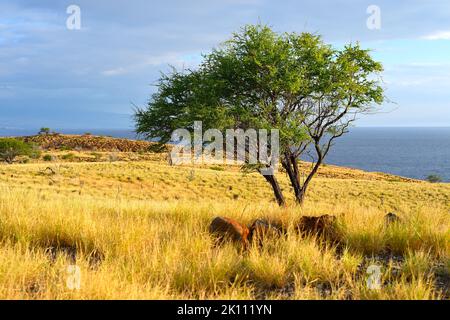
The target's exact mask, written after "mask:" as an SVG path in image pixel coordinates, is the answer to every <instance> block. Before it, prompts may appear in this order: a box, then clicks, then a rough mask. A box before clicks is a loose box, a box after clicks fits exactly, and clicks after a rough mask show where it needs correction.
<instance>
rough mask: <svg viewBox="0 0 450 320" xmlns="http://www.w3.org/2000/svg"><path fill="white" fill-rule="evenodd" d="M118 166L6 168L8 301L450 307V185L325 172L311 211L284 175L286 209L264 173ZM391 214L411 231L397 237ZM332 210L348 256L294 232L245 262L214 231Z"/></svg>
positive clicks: (2, 265)
mask: <svg viewBox="0 0 450 320" xmlns="http://www.w3.org/2000/svg"><path fill="white" fill-rule="evenodd" d="M55 155H56V156H57V157H58V158H61V157H62V154H61V153H55ZM96 157H97V156H96ZM69 158H70V159H69ZM119 159H126V160H129V161H105V162H84V161H83V162H70V161H69V160H72V156H71V157H67V158H66V160H67V161H62V160H61V161H60V160H55V161H53V162H45V163H44V162H40V163H30V164H15V165H0V298H1V299H255V298H258V299H261V298H262V299H448V294H449V292H448V290H449V288H448V286H449V283H450V281H449V279H450V233H449V230H450V184H431V183H426V182H417V181H412V180H411V181H410V180H408V179H401V178H399V177H393V176H389V175H385V174H376V173H364V172H362V171H359V170H351V169H344V168H337V167H332V166H326V167H324V168H323V169H322V171H321V173H320V175H319V176H318V177H317V178H316V179H315V180H313V183H312V186H311V189H310V190H309V194H308V197H307V200H306V203H305V205H304V206H303V207H297V206H294V205H293V201H292V197H291V195H290V192H289V187H288V184H287V180H286V179H285V177H282V178H281V184H282V186H283V189H285V195H287V196H289V197H288V199H289V203H290V204H289V206H288V207H287V208H279V207H278V206H277V205H276V204H275V202H274V201H273V200H272V198H273V197H272V192H271V189H270V188H269V186H268V185H267V184H266V182H265V181H264V179H263V178H262V177H261V176H259V175H256V174H248V175H244V174H242V173H241V172H239V171H238V170H237V169H236V168H230V167H229V168H225V167H216V166H211V167H202V168H191V167H177V166H169V165H168V164H167V163H166V161H165V160H164V159H160V160H157V159H156V158H155V159H150V160H148V159H147V160H146V161H142V160H140V159H139V157H137V158H136V159H134V161H133V159H129V157H122V158H120V157H119ZM280 177H281V174H280ZM388 212H395V213H396V214H397V215H398V216H400V217H401V219H402V222H401V223H400V224H397V225H393V226H390V227H386V226H385V224H384V220H383V217H384V215H385V214H386V213H388ZM321 214H332V215H335V216H336V217H337V218H338V222H339V226H340V228H341V230H342V232H343V244H344V247H345V249H344V251H343V253H342V254H341V255H337V254H336V250H335V248H333V247H327V248H323V247H321V246H319V245H318V244H317V242H316V241H315V240H314V239H301V238H300V237H299V236H298V235H297V234H296V233H294V232H288V236H287V237H286V238H280V239H278V240H272V241H268V242H267V243H265V245H264V247H263V249H258V248H257V247H252V248H251V249H250V250H249V251H248V252H246V253H241V252H240V251H239V250H238V249H237V248H236V247H235V246H234V245H233V244H227V245H225V246H223V247H219V248H217V247H213V246H212V240H211V238H210V236H209V234H208V226H209V223H210V221H211V220H212V218H214V217H215V216H218V215H223V216H228V217H231V218H235V219H237V220H239V221H242V222H244V223H251V221H252V220H253V219H255V218H259V217H266V218H272V219H280V220H282V221H283V222H284V223H285V224H286V225H287V226H288V227H289V228H290V229H289V230H290V231H292V226H293V225H294V223H295V222H296V221H298V219H299V218H300V217H301V216H302V215H321ZM75 264H76V265H77V266H78V267H79V270H80V278H79V279H80V286H79V288H75V289H73V288H71V286H70V285H68V281H69V280H70V279H71V274H70V272H69V271H68V270H70V269H68V267H69V266H70V265H75ZM371 264H375V265H379V266H380V267H381V275H380V276H381V282H382V287H381V289H379V290H371V289H369V288H368V286H367V278H368V276H369V275H368V274H367V273H366V269H367V267H368V266H369V265H371Z"/></svg>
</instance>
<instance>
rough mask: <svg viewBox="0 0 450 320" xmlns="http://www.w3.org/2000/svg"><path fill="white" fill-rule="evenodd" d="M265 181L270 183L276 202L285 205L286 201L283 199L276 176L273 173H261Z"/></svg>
mask: <svg viewBox="0 0 450 320" xmlns="http://www.w3.org/2000/svg"><path fill="white" fill-rule="evenodd" d="M263 176H264V178H265V179H266V180H267V182H269V183H270V185H271V186H272V189H273V193H274V195H275V198H276V200H277V202H278V205H279V206H283V207H284V206H285V205H286V201H285V200H284V196H283V192H282V191H281V188H280V185H279V184H278V181H277V178H276V177H275V175H263Z"/></svg>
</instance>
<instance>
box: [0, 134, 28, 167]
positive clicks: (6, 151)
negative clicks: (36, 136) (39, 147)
mask: <svg viewBox="0 0 450 320" xmlns="http://www.w3.org/2000/svg"><path fill="white" fill-rule="evenodd" d="M32 152H33V147H32V146H31V145H30V144H28V143H25V142H23V141H22V140H18V139H14V138H0V160H2V161H6V162H7V163H9V164H11V163H13V162H14V159H15V158H16V157H18V156H28V155H31V154H32Z"/></svg>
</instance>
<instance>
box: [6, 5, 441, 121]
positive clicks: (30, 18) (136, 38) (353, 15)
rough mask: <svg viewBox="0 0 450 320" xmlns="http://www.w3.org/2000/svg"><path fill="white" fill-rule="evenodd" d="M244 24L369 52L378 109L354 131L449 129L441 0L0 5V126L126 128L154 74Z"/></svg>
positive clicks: (195, 56) (190, 60)
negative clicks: (379, 85)
mask: <svg viewBox="0 0 450 320" xmlns="http://www.w3.org/2000/svg"><path fill="white" fill-rule="evenodd" d="M71 5H76V6H78V7H79V8H80V15H79V17H80V19H79V20H78V19H75V20H73V19H74V18H77V16H76V15H74V14H73V13H74V12H73V11H70V10H69V12H68V8H69V7H70V6H71ZM374 6H376V7H374ZM374 8H375V9H374ZM374 10H375V11H374ZM377 10H379V11H377ZM378 13H379V14H378ZM68 19H69V22H74V21H75V22H77V21H79V22H80V28H79V29H78V28H73V27H74V26H75V27H77V25H76V24H75V25H74V24H70V23H69V27H68V25H67V22H68ZM368 22H369V24H368ZM255 23H264V24H268V25H270V26H271V27H272V28H273V29H274V30H276V31H279V32H285V31H288V32H313V33H316V34H320V35H322V36H323V38H324V40H325V41H327V42H329V43H331V44H333V45H335V46H336V47H341V46H343V45H344V44H346V43H349V42H353V43H354V42H356V41H359V42H360V43H361V45H362V46H363V47H365V48H370V49H372V50H373V52H372V54H373V56H374V58H375V59H377V60H379V61H381V62H382V63H383V65H384V68H385V71H384V73H383V81H384V84H383V86H384V87H385V88H386V96H387V97H388V102H387V103H385V104H384V105H383V106H382V107H381V108H380V110H379V112H378V113H376V114H373V115H368V116H363V117H361V118H360V119H359V121H358V122H357V125H358V126H377V127H378V126H413V127H414V126H450V1H447V0H441V1H438V0H408V1H403V0H396V1H390V0H386V1H381V0H371V1H365V0H359V1H357V0H335V1H321V0H314V1H298V0H297V1H294V0H292V1H283V0H280V1H269V0H222V1H211V0H209V1H203V0H202V1H199V0H192V1H174V0H165V1H148V0H127V1H125V0H114V1H110V0H78V1H75V0H70V1H64V0H52V1H49V0H39V1H35V0H29V1H26V0H1V2H0V129H1V128H17V129H22V128H28V129H29V128H40V127H42V126H46V127H51V128H67V129H81V128H93V129H94V128H98V129H100V128H102V129H103V128H111V129H125V128H133V120H132V114H133V108H134V106H135V105H137V106H145V105H146V103H147V102H148V100H149V98H150V96H151V94H152V93H153V92H154V91H155V90H156V87H155V86H154V84H155V83H156V81H157V79H158V78H159V76H160V74H161V72H167V71H169V66H170V65H172V66H175V67H176V68H186V67H195V66H196V65H198V63H199V62H200V61H201V55H202V54H204V53H208V52H210V51H211V49H212V48H214V47H217V46H218V45H219V44H220V43H221V42H223V41H225V40H227V39H228V38H229V37H230V35H231V34H232V33H233V32H236V31H238V30H239V28H240V27H242V26H243V25H245V24H255Z"/></svg>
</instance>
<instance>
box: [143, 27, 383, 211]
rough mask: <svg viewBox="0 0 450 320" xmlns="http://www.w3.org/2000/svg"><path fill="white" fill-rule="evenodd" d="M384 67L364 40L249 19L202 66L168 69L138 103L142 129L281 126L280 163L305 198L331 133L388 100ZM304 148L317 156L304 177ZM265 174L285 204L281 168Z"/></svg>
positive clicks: (162, 133)
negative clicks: (339, 41)
mask: <svg viewBox="0 0 450 320" xmlns="http://www.w3.org/2000/svg"><path fill="white" fill-rule="evenodd" d="M381 72H382V65H381V64H380V63H379V62H376V61H374V60H373V59H372V57H371V56H370V52H369V51H368V50H365V49H362V48H361V47H360V46H359V44H349V45H347V46H345V47H344V48H343V49H335V48H333V47H331V46H330V45H328V44H326V43H324V42H323V40H322V39H321V37H320V36H318V35H313V34H310V33H301V34H297V33H282V34H278V33H276V32H274V31H273V30H271V29H270V28H269V27H267V26H264V25H249V26H246V27H244V28H242V29H241V31H240V32H238V33H235V34H233V36H232V38H231V39H230V40H228V41H227V42H225V43H223V44H222V45H221V46H220V47H218V48H216V49H213V50H212V52H211V53H210V54H207V55H204V56H203V62H202V63H201V64H200V66H199V67H198V68H197V69H188V70H183V71H177V70H175V69H174V70H173V72H172V73H171V74H168V75H163V76H162V77H161V79H160V80H159V83H158V91H157V92H156V93H155V94H154V95H153V96H152V99H151V100H150V102H149V104H148V106H147V108H144V109H138V110H137V111H136V127H137V132H138V133H141V134H144V135H145V136H146V137H148V138H160V143H167V142H168V141H169V140H170V137H171V133H172V132H173V131H174V130H175V129H178V128H186V129H190V130H192V126H193V123H194V121H197V120H201V121H202V122H203V126H204V127H206V128H217V129H226V128H234V129H236V128H241V129H244V130H245V129H248V128H254V129H261V128H265V129H279V132H280V154H281V163H282V165H283V168H284V169H285V170H286V172H287V174H288V176H289V179H290V181H291V184H292V187H293V189H294V192H295V196H296V199H297V202H299V203H301V202H302V201H303V199H304V196H305V194H306V190H307V187H308V184H309V182H310V180H311V179H312V177H313V176H314V175H315V173H316V172H317V170H318V168H319V166H320V165H321V164H322V162H323V160H324V158H325V156H326V155H327V153H328V151H329V150H330V148H331V147H332V145H333V141H334V140H335V139H336V138H338V137H340V136H342V135H343V134H345V133H346V132H347V131H348V128H349V126H350V125H351V123H352V122H353V121H355V120H356V119H357V115H358V114H360V113H366V112H371V111H373V110H374V105H376V104H381V103H382V102H383V98H384V96H383V89H382V87H381V85H380V77H379V74H380V73H381ZM306 151H308V152H311V151H312V152H313V153H314V157H313V158H314V161H315V163H314V165H313V166H312V167H311V170H310V171H308V172H306V173H305V174H303V175H302V176H303V177H304V179H303V181H301V179H300V178H301V177H300V176H301V174H300V172H299V168H298V159H299V157H300V156H301V155H302V154H303V153H304V152H306ZM265 178H266V179H267V180H268V181H269V182H270V184H271V185H272V187H273V188H274V192H275V196H276V198H277V201H278V202H279V203H280V204H284V203H285V200H284V197H283V195H282V192H281V189H280V188H279V185H278V182H277V180H276V177H275V175H273V176H265Z"/></svg>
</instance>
